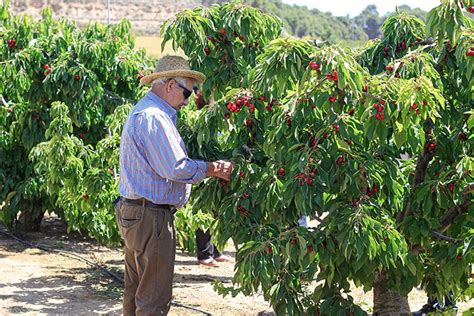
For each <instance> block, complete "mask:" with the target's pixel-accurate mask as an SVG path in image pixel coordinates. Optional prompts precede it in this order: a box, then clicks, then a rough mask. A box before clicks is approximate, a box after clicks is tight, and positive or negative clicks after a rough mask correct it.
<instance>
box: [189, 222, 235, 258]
mask: <svg viewBox="0 0 474 316" xmlns="http://www.w3.org/2000/svg"><path fill="white" fill-rule="evenodd" d="M196 247H197V259H198V262H199V264H201V265H205V266H208V267H217V266H219V264H218V263H219V262H234V260H233V259H232V258H231V257H229V256H226V255H224V254H222V253H221V252H220V251H219V250H218V249H217V247H216V246H214V245H213V244H212V242H211V233H210V231H209V230H206V232H204V231H203V230H202V229H198V230H196Z"/></svg>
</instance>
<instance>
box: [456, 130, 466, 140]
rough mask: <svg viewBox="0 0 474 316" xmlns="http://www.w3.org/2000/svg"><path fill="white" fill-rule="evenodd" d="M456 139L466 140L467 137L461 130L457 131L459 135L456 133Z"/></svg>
mask: <svg viewBox="0 0 474 316" xmlns="http://www.w3.org/2000/svg"><path fill="white" fill-rule="evenodd" d="M458 139H459V140H464V141H466V140H467V139H468V137H467V135H466V134H464V133H462V132H461V133H459V135H458Z"/></svg>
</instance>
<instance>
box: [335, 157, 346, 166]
mask: <svg viewBox="0 0 474 316" xmlns="http://www.w3.org/2000/svg"><path fill="white" fill-rule="evenodd" d="M345 162H346V159H345V158H344V156H339V157H337V159H336V165H338V166H342V165H343V164H344V163H345Z"/></svg>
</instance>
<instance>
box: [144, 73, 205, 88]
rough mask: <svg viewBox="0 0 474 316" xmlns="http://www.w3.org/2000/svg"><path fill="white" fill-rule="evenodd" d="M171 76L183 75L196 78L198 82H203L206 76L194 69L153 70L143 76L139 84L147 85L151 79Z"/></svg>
mask: <svg viewBox="0 0 474 316" xmlns="http://www.w3.org/2000/svg"><path fill="white" fill-rule="evenodd" d="M171 77H183V78H192V79H194V80H196V81H197V82H198V83H199V84H201V83H203V82H204V80H206V76H205V75H204V74H203V73H201V72H199V71H194V70H169V71H160V72H154V73H152V74H149V75H147V76H144V77H143V78H142V79H140V84H142V85H147V84H150V83H151V82H152V81H153V80H156V79H160V78H171Z"/></svg>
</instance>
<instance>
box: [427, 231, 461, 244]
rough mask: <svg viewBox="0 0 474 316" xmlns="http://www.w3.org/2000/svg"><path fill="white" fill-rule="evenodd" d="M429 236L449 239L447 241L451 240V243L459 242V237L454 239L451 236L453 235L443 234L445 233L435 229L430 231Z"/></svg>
mask: <svg viewBox="0 0 474 316" xmlns="http://www.w3.org/2000/svg"><path fill="white" fill-rule="evenodd" d="M431 236H433V238H436V239H439V240H445V241H449V242H453V243H458V242H461V239H456V238H453V237H449V236H445V235H443V234H441V233H440V232H438V231H436V230H433V231H432V232H431Z"/></svg>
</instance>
